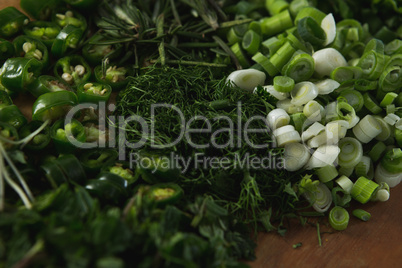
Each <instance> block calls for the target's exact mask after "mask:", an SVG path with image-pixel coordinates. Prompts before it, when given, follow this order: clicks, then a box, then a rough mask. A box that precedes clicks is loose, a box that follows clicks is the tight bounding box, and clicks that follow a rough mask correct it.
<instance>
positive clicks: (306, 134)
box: [301, 122, 325, 142]
mask: <svg viewBox="0 0 402 268" xmlns="http://www.w3.org/2000/svg"><path fill="white" fill-rule="evenodd" d="M324 130H325V126H324V125H323V124H321V123H319V122H314V123H313V124H312V125H311V126H309V127H308V128H307V129H306V130H305V131H303V133H302V135H301V138H302V141H303V142H305V141H307V140H309V139H311V138H312V137H314V136H317V135H318V134H319V133H321V132H322V131H324Z"/></svg>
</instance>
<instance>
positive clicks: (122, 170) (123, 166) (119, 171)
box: [101, 161, 138, 185]
mask: <svg viewBox="0 0 402 268" xmlns="http://www.w3.org/2000/svg"><path fill="white" fill-rule="evenodd" d="M101 171H102V172H107V173H113V174H115V175H117V176H119V177H120V178H122V179H124V180H125V181H126V182H127V185H133V184H134V183H135V182H136V181H137V179H138V176H137V175H136V174H135V173H134V172H133V170H131V168H130V165H129V163H128V162H121V161H117V162H114V163H112V164H111V165H108V166H106V165H105V166H104V167H102V169H101Z"/></svg>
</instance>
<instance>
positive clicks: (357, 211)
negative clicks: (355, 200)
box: [352, 208, 371, 221]
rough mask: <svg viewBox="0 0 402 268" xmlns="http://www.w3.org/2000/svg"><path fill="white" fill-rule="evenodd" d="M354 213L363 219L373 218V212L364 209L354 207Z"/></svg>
mask: <svg viewBox="0 0 402 268" xmlns="http://www.w3.org/2000/svg"><path fill="white" fill-rule="evenodd" d="M352 215H353V216H355V217H356V218H358V219H359V220H362V221H368V220H369V219H370V218H371V214H370V213H369V212H367V211H365V210H363V209H360V208H358V209H354V210H353V211H352Z"/></svg>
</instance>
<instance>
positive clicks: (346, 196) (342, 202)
mask: <svg viewBox="0 0 402 268" xmlns="http://www.w3.org/2000/svg"><path fill="white" fill-rule="evenodd" d="M331 192H332V201H333V202H334V205H335V206H340V207H344V206H346V205H348V204H349V203H350V201H351V200H352V196H351V195H350V193H347V192H345V190H343V189H342V188H341V187H339V186H337V187H334V188H332V190H331ZM338 193H341V194H338Z"/></svg>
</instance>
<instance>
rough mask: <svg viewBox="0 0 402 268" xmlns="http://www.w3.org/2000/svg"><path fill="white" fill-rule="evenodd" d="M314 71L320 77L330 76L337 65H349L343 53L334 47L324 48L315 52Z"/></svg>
mask: <svg viewBox="0 0 402 268" xmlns="http://www.w3.org/2000/svg"><path fill="white" fill-rule="evenodd" d="M313 58H314V62H315V66H314V71H315V73H316V74H317V76H318V77H323V76H329V75H330V74H331V72H332V71H333V70H335V69H336V68H337V67H342V66H347V65H348V63H347V62H346V59H345V58H344V57H343V55H342V54H341V53H340V52H339V51H338V50H336V49H334V48H323V49H320V50H318V51H316V52H314V54H313Z"/></svg>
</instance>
